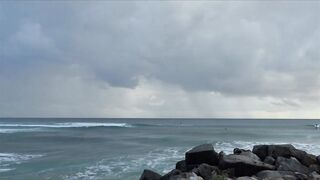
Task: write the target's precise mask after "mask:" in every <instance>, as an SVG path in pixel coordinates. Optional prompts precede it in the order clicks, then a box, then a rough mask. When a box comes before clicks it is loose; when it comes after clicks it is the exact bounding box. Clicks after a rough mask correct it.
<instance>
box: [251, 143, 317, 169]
mask: <svg viewBox="0 0 320 180" xmlns="http://www.w3.org/2000/svg"><path fill="white" fill-rule="evenodd" d="M252 151H253V153H254V154H256V155H257V156H259V158H260V159H262V160H264V159H265V158H266V157H267V156H271V157H273V158H274V159H277V157H279V156H281V157H286V158H290V157H295V158H296V159H298V160H299V161H300V162H301V163H302V164H303V165H305V166H310V165H311V164H315V163H317V159H316V156H314V155H312V154H308V153H306V152H305V151H302V150H299V149H296V148H295V147H294V146H292V145H291V144H281V145H257V146H254V147H253V150H252Z"/></svg>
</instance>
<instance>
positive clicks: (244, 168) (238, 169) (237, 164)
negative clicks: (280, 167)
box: [219, 154, 275, 177]
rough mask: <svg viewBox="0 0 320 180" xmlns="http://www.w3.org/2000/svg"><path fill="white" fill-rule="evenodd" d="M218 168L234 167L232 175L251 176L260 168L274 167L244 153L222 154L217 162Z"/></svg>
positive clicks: (270, 168)
mask: <svg viewBox="0 0 320 180" xmlns="http://www.w3.org/2000/svg"><path fill="white" fill-rule="evenodd" d="M219 168H220V169H229V168H234V175H235V176H236V177H239V176H251V175H253V174H256V173H257V172H259V171H262V170H273V169H275V167H274V166H273V165H270V164H266V163H264V162H262V161H260V160H257V159H255V158H251V157H249V156H244V155H235V154H230V155H226V156H223V157H222V159H220V163H219Z"/></svg>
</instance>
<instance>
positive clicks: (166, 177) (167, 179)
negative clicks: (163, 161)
mask: <svg viewBox="0 0 320 180" xmlns="http://www.w3.org/2000/svg"><path fill="white" fill-rule="evenodd" d="M180 174H182V172H181V171H180V170H178V169H174V170H172V171H170V172H169V173H167V174H165V175H164V176H162V177H161V178H160V180H170V179H171V178H172V177H173V176H177V175H180Z"/></svg>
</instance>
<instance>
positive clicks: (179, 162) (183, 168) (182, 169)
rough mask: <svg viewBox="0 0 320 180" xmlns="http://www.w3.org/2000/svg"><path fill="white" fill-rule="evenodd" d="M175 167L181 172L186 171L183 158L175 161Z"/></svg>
mask: <svg viewBox="0 0 320 180" xmlns="http://www.w3.org/2000/svg"><path fill="white" fill-rule="evenodd" d="M176 169H179V170H180V171H182V172H186V171H187V165H186V161H185V160H181V161H178V162H177V163H176Z"/></svg>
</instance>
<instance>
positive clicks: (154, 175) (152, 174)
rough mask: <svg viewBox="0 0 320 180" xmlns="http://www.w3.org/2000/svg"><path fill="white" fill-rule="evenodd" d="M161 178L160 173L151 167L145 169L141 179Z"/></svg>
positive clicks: (155, 179) (153, 179) (154, 179)
mask: <svg viewBox="0 0 320 180" xmlns="http://www.w3.org/2000/svg"><path fill="white" fill-rule="evenodd" d="M160 178H161V175H160V174H158V173H156V172H154V171H151V170H149V169H145V170H144V171H143V173H142V175H141V177H140V180H160Z"/></svg>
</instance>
